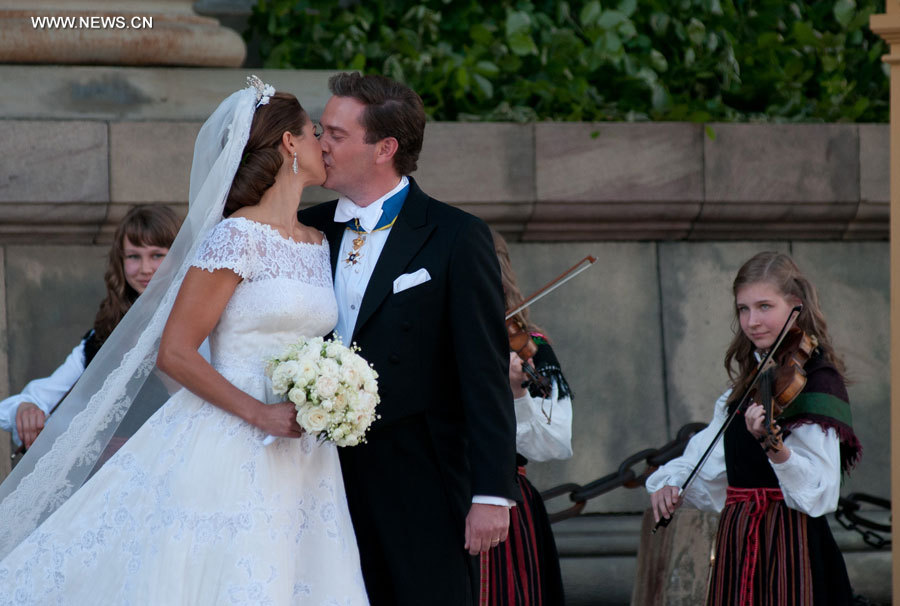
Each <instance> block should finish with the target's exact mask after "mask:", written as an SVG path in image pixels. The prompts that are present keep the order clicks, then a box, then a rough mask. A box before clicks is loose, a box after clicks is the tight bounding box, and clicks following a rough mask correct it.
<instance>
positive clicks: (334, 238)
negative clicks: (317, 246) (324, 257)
mask: <svg viewBox="0 0 900 606" xmlns="http://www.w3.org/2000/svg"><path fill="white" fill-rule="evenodd" d="M331 216H332V220H331V222H330V223H329V224H328V226H327V227H326V228H325V237H326V238H328V246H329V248H330V249H331V252H330V254H331V279H332V281H334V278H335V277H336V276H337V271H336V270H337V261H338V255H339V254H340V253H341V240H342V239H343V238H344V229H346V226H345V225H344V224H343V223H335V222H334V219H333V217H334V212H332V213H331Z"/></svg>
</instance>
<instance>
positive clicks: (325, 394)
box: [315, 375, 338, 399]
mask: <svg viewBox="0 0 900 606" xmlns="http://www.w3.org/2000/svg"><path fill="white" fill-rule="evenodd" d="M315 388H316V393H317V394H319V397H320V398H322V399H327V398H333V397H334V394H335V393H336V392H337V389H338V381H337V379H336V378H335V377H333V376H330V375H322V376H321V377H319V378H318V379H316V385H315Z"/></svg>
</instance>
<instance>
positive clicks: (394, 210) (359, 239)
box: [344, 185, 409, 267]
mask: <svg viewBox="0 0 900 606" xmlns="http://www.w3.org/2000/svg"><path fill="white" fill-rule="evenodd" d="M408 193H409V186H408V185H407V186H406V187H404V188H403V189H401V190H400V191H398V192H397V193H396V194H394V195H393V196H391V197H390V198H388V199H387V200H385V201H384V203H383V204H382V206H381V218H380V219H379V220H378V223H377V224H375V227H374V228H373V229H372V231H373V232H375V231H381V230H384V229H390V228H391V226H393V225H394V222H395V221H396V220H397V215H398V214H399V213H400V209H401V208H403V202H404V201H405V200H406V194H408ZM347 229H349V230H350V231H352V232H353V233H355V234H356V237H355V238H353V249H352V250H350V251H348V252H347V258H346V259H344V263H346V265H347V267H350V266H353V265H356V264H357V263H359V261H360V259H362V254H363V253H362V247H363V246H364V245H365V243H366V234H367V233H368V232H366V230H364V229H363V228H362V227H361V226H360V224H359V219H358V218H356V219H353V220H352V221H347Z"/></svg>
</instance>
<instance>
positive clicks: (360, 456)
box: [299, 73, 518, 606]
mask: <svg viewBox="0 0 900 606" xmlns="http://www.w3.org/2000/svg"><path fill="white" fill-rule="evenodd" d="M328 84H329V88H330V89H331V92H332V94H333V96H332V97H331V99H330V100H329V101H328V104H327V105H326V106H325V111H324V113H323V114H322V120H321V125H322V134H321V136H320V143H321V144H322V153H323V155H324V160H325V169H326V173H327V178H326V180H325V184H324V185H325V187H327V188H329V189H332V190H335V191H337V192H338V193H340V194H341V198H340V199H339V200H337V201H336V202H335V201H332V202H327V203H324V204H320V205H318V206H315V207H313V208H311V209H308V210H304V211H301V212H300V214H299V218H300V221H302V222H303V223H305V224H307V225H312V226H314V227H317V228H318V229H321V230H322V231H324V232H325V234H326V235H327V237H328V241H329V244H330V245H331V264H332V267H333V269H334V287H335V294H336V297H337V301H338V314H339V315H338V324H337V327H336V328H335V332H336V333H337V334H338V335H340V336H341V337H342V338H343V340H344V342H345V343H347V344H349V343H350V342H356V343H357V344H358V345H359V346H360V348H361V351H360V354H361V355H362V356H363V357H364V358H366V359H367V360H368V361H370V362H371V363H372V364H373V365H374V366H375V369H376V370H377V371H378V374H379V379H378V384H379V392H380V394H381V404H380V405H379V407H378V412H379V413H380V415H381V418H380V420H378V421H376V422H375V424H374V425H373V426H372V428H371V429H370V431H369V433H368V435H367V439H368V442H367V443H366V444H361V445H359V446H355V447H352V448H343V449H341V466H342V469H343V474H344V483H345V486H346V490H347V499H348V501H349V505H350V513H351V516H352V518H353V525H354V529H355V531H356V537H357V541H358V544H359V551H360V558H361V561H362V569H363V575H364V577H365V581H366V589H367V591H368V594H369V599H370V600H371V602H372V604H373V606H382V605H384V606H419V605H421V604H429V605H447V606H464V605H466V604H473V603H476V591H477V586H478V571H477V567H476V566H475V562H476V559H475V558H473V557H472V555H474V554H477V553H479V552H481V551H486V550H487V549H489V548H490V547H492V546H495V545H497V544H498V543H499V542H500V541H503V540H505V539H506V535H507V530H508V525H509V511H508V507H509V506H510V505H512V504H513V503H514V499H516V498H517V497H518V495H517V493H516V489H515V486H514V472H515V414H514V409H513V405H512V396H511V393H510V389H509V379H508V367H509V353H508V352H509V344H508V341H507V337H506V331H505V328H504V321H503V313H504V309H503V292H502V286H501V282H500V269H499V266H498V263H497V256H496V254H495V253H494V248H493V244H492V239H491V234H490V232H489V231H488V228H487V226H486V225H485V224H484V223H483V222H482V221H481V220H479V219H477V218H476V217H474V216H472V215H469V214H467V213H465V212H463V211H460V210H458V209H455V208H453V207H451V206H448V205H446V204H443V203H441V202H438V201H437V200H435V199H433V198H431V197H429V196H428V195H427V194H425V193H424V192H423V191H422V190H421V189H419V187H418V185H417V184H416V182H415V181H414V180H413V179H412V178H409V177H408V175H409V174H410V173H411V172H413V171H414V170H415V169H416V160H417V158H418V156H419V151H420V150H421V148H422V139H423V134H424V130H425V112H424V109H423V107H422V100H421V99H420V98H419V96H418V95H417V94H416V93H415V92H413V91H412V90H410V89H409V88H408V87H406V86H404V85H402V84H399V83H397V82H394V81H392V80H390V79H388V78H384V77H381V76H361V75H359V74H355V73H354V74H347V73H345V74H338V75H336V76H333V77H332V78H331V79H330V80H329V83H328ZM470 554H472V555H470Z"/></svg>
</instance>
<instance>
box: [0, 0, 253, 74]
mask: <svg viewBox="0 0 900 606" xmlns="http://www.w3.org/2000/svg"><path fill="white" fill-rule="evenodd" d="M4 5H5V6H4V7H3V8H0V63H38V64H77V65H154V66H173V65H180V66H204V67H239V66H240V65H241V64H242V63H243V61H244V56H245V54H246V47H245V45H244V42H243V40H242V39H241V37H240V36H239V35H238V34H237V33H236V32H234V31H233V30H230V29H227V28H224V27H222V26H221V25H220V24H219V22H218V21H217V20H216V19H212V18H209V17H201V16H199V15H197V14H196V13H195V12H194V10H193V8H192V6H193V2H192V1H191V0H152V1H151V0H88V1H86V2H84V1H82V2H79V1H76V0H7V1H6V2H4Z"/></svg>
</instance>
